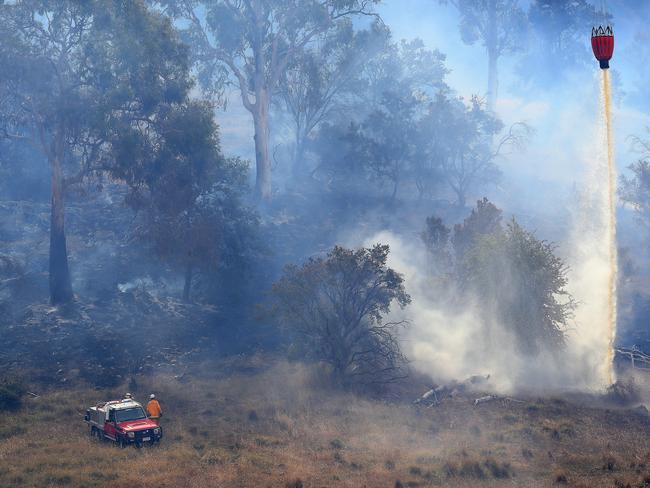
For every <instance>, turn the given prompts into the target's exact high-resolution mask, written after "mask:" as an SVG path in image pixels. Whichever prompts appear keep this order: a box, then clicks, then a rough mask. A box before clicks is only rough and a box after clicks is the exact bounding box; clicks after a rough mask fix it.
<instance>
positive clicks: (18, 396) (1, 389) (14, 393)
mask: <svg viewBox="0 0 650 488" xmlns="http://www.w3.org/2000/svg"><path fill="white" fill-rule="evenodd" d="M24 393H25V388H24V386H23V384H22V382H20V381H17V380H1V381H0V411H3V410H18V409H19V408H20V407H21V406H22V396H23V394H24Z"/></svg>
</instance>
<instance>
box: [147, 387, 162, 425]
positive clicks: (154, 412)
mask: <svg viewBox="0 0 650 488" xmlns="http://www.w3.org/2000/svg"><path fill="white" fill-rule="evenodd" d="M149 398H150V400H149V403H147V414H149V418H150V419H151V420H153V421H154V422H156V424H158V425H160V417H162V408H160V403H158V400H156V395H154V394H153V393H152V394H151V395H149Z"/></svg>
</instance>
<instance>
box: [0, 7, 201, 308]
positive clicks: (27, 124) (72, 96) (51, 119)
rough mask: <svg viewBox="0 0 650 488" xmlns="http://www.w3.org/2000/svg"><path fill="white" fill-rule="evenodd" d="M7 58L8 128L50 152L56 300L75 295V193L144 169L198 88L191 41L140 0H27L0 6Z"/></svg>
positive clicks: (3, 88)
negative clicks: (70, 196) (167, 125)
mask: <svg viewBox="0 0 650 488" xmlns="http://www.w3.org/2000/svg"><path fill="white" fill-rule="evenodd" d="M0 63H1V65H2V71H1V72H0V136H2V137H4V138H9V139H12V140H14V141H22V142H24V143H25V144H30V145H31V146H32V147H33V148H34V149H35V150H37V151H38V152H39V153H40V154H42V156H43V158H44V159H45V160H47V163H48V165H49V170H50V173H51V190H52V194H51V224H50V258H49V282H50V298H51V301H52V303H54V304H60V303H66V302H70V301H71V300H72V299H73V291H72V285H71V278H70V270H69V265H68V248H67V242H66V232H65V207H64V200H65V194H66V192H67V191H68V190H69V189H70V187H71V186H73V185H75V184H78V183H80V182H82V181H83V180H84V179H85V178H87V177H90V176H93V175H97V174H99V173H102V172H105V171H113V170H116V168H118V167H120V168H122V169H120V170H119V172H121V174H122V176H124V177H129V176H131V175H132V174H133V172H134V171H137V167H136V166H134V165H132V162H133V161H136V160H137V159H138V158H140V157H142V156H143V155H144V151H146V147H147V146H146V144H143V143H142V141H143V140H145V139H146V138H147V137H148V135H149V132H150V131H151V130H154V129H153V127H154V126H155V123H156V121H157V120H158V119H159V118H160V117H161V110H162V109H163V108H164V107H166V106H169V105H170V104H174V103H178V102H180V101H182V100H183V99H184V97H185V96H186V94H187V92H188V90H189V88H190V86H191V80H190V77H189V63H188V57H187V52H186V48H185V47H184V45H183V44H182V43H181V42H180V40H179V39H178V37H177V35H176V33H175V31H174V29H173V28H172V25H171V23H170V22H169V20H168V19H167V18H165V17H163V16H161V15H159V14H157V13H154V12H152V11H150V10H149V9H148V8H147V7H146V6H145V4H144V3H143V2H142V1H139V0H130V1H117V0H114V1H113V0H107V1H93V0H88V1H84V2H79V1H74V0H56V1H54V0H51V1H50V0H17V1H16V2H12V3H4V4H1V5H0Z"/></svg>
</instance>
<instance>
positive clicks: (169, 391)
mask: <svg viewBox="0 0 650 488" xmlns="http://www.w3.org/2000/svg"><path fill="white" fill-rule="evenodd" d="M261 362H264V361H261ZM238 371H239V372H238ZM223 372H227V374H224V373H223ZM137 383H138V385H139V388H138V390H137V391H135V396H136V398H140V399H144V398H146V395H148V393H149V392H151V391H155V392H156V393H157V394H158V396H159V397H160V399H161V401H162V404H163V408H164V409H165V416H164V417H163V427H164V429H165V438H164V439H163V441H162V444H161V445H160V446H158V447H154V448H144V449H135V448H127V449H119V448H117V447H115V446H113V445H111V444H108V443H99V442H97V441H93V440H91V439H90V438H89V436H88V435H87V431H86V427H85V424H84V423H83V422H82V415H83V411H84V409H85V407H86V406H87V405H89V404H91V403H92V402H94V401H97V400H101V399H106V398H112V397H115V396H119V395H120V394H121V393H123V392H124V391H123V390H122V389H121V390H119V391H96V390H92V389H83V388H80V387H78V388H69V389H66V390H57V391H51V392H47V393H44V394H43V395H42V396H41V397H40V398H38V399H28V400H27V401H26V405H25V407H24V408H23V409H22V410H21V411H19V412H16V413H11V414H7V415H3V416H2V417H0V486H2V487H14V486H15V487H59V486H66V487H82V486H83V487H99V486H111V487H116V488H120V487H124V488H126V487H129V488H131V487H143V488H144V487H157V488H159V487H196V488H198V487H201V488H203V487H280V488H282V487H291V488H298V487H302V488H308V487H364V486H365V487H368V488H375V487H387V488H393V487H395V486H403V487H411V488H414V487H425V486H453V487H475V486H481V487H500V486H504V487H505V486H508V487H513V486H517V487H520V486H521V487H537V486H540V487H541V486H584V487H594V488H595V487H608V488H610V487H615V486H628V484H629V486H630V487H632V488H637V487H646V488H650V441H649V440H648V439H647V437H648V436H647V432H648V428H649V427H650V422H649V420H648V419H647V418H646V417H644V416H642V415H641V414H639V413H636V412H631V411H629V410H628V411H625V410H607V409H599V408H587V407H584V406H579V405H576V404H571V403H568V402H565V401H562V400H556V401H552V400H548V401H546V400H545V401H542V400H531V401H529V402H526V403H512V402H500V401H493V402H489V403H486V404H482V405H479V406H474V405H473V403H472V401H471V399H470V398H462V397H461V398H454V399H450V400H448V401H446V402H445V403H443V404H442V405H440V406H438V407H434V408H429V409H427V408H422V407H414V406H412V405H411V404H410V403H408V402H404V403H392V404H389V403H385V402H382V401H378V400H370V399H364V398H359V397H356V396H354V395H352V394H346V393H341V392H336V391H333V390H331V389H329V388H328V387H327V386H326V385H325V384H323V383H322V382H320V381H319V379H318V377H316V376H315V375H314V374H313V373H312V372H311V371H310V370H309V369H307V368H305V367H304V366H300V365H297V364H287V363H284V362H279V363H276V364H275V366H273V367H271V368H270V369H263V368H260V367H257V366H255V367H252V366H251V364H247V367H246V368H238V367H233V366H232V365H226V364H218V365H216V366H215V365H210V366H209V367H206V370H205V371H203V372H202V373H200V372H197V373H196V374H194V375H192V376H190V377H189V378H188V380H187V381H184V382H179V381H177V380H175V379H174V378H173V376H172V375H171V374H168V375H165V374H158V375H156V376H154V377H151V378H138V379H137ZM398 483H399V484H398Z"/></svg>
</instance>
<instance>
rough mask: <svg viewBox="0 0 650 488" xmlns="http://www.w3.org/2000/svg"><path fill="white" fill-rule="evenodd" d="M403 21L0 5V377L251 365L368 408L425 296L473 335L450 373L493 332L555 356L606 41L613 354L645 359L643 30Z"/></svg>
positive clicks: (61, 377)
mask: <svg viewBox="0 0 650 488" xmlns="http://www.w3.org/2000/svg"><path fill="white" fill-rule="evenodd" d="M404 3H407V4H408V7H407V8H406V7H405V6H404V5H403V4H402V2H391V1H385V2H379V1H371V0H345V1H340V0H318V1H316V0H299V1H295V0H293V1H292V0H276V1H272V2H268V1H264V0H242V1H237V0H233V1H230V0H223V1H222V0H219V1H213V2H202V1H199V0H168V1H151V2H146V1H144V0H133V1H127V2H118V1H111V0H106V1H84V2H80V1H72V0H70V1H68V0H65V1H48V0H24V1H20V0H17V1H6V0H5V1H0V67H1V70H0V312H1V314H0V336H1V337H2V344H0V364H3V365H6V366H7V367H8V368H9V369H10V370H11V369H15V370H18V369H21V368H29V369H30V370H34V371H36V373H35V374H38V375H41V377H42V378H44V379H47V380H48V381H49V380H53V379H54V380H56V381H69V380H70V379H72V378H73V377H81V378H83V379H86V380H88V381H90V382H93V383H96V384H101V383H106V382H107V383H111V382H112V383H115V384H116V383H119V382H120V381H122V380H123V379H124V378H126V377H128V376H129V375H132V374H135V373H136V372H140V371H146V370H147V368H151V367H153V366H154V365H156V364H161V363H165V364H178V363H180V362H182V361H185V360H188V358H194V359H209V358H211V357H219V356H223V355H231V354H247V353H252V352H254V351H259V350H268V351H274V352H281V353H282V354H286V355H287V356H288V357H290V358H300V359H303V360H314V361H320V362H323V363H324V364H326V365H327V367H328V368H329V369H330V370H331V372H332V377H333V378H334V380H335V381H337V382H338V383H341V384H343V385H345V386H353V385H362V386H363V387H372V388H374V387H376V386H377V385H383V384H385V383H389V382H392V381H395V380H397V379H399V378H402V377H403V376H404V375H405V374H407V370H408V364H409V360H410V359H412V358H411V357H410V354H409V351H410V347H411V346H409V345H408V344H406V345H404V344H402V340H403V339H404V338H409V337H411V338H412V336H408V335H404V334H405V332H404V330H405V329H408V328H409V327H410V326H413V322H414V321H415V322H417V321H418V320H426V318H425V319H422V316H421V315H420V316H418V317H414V316H413V315H411V316H409V307H411V308H413V307H416V306H417V303H423V302H424V300H425V299H426V303H427V304H430V308H437V307H438V308H441V309H445V310H447V311H449V310H452V311H454V314H453V316H455V317H461V316H462V314H463V312H464V311H465V310H467V309H470V308H471V309H476V308H477V307H478V308H480V309H481V310H484V311H485V315H486V316H489V320H488V319H486V321H485V323H481V324H480V326H479V327H476V328H472V329H469V330H472V331H473V332H472V334H473V335H472V336H471V337H466V338H464V340H465V341H468V342H473V343H476V344H479V345H481V347H477V350H476V351H475V352H476V356H473V358H474V359H473V361H480V360H481V358H482V360H484V361H487V362H488V363H489V360H488V356H491V355H492V353H493V352H494V349H493V348H494V347H496V346H498V343H499V340H500V339H499V337H500V336H499V335H498V334H496V335H495V332H494V331H495V330H497V329H498V331H502V330H505V331H507V333H508V337H509V338H511V339H512V341H511V347H512V350H513V351H515V350H516V351H518V353H517V354H524V355H530V356H535V355H540V354H541V355H550V356H553V355H555V354H556V353H557V352H558V351H561V350H562V348H563V345H564V336H565V333H566V331H567V330H569V329H570V328H571V327H572V318H573V314H574V311H575V309H576V307H579V306H580V303H577V302H576V301H575V300H574V298H573V297H572V295H571V293H570V283H569V278H568V273H569V270H570V265H571V263H570V262H569V260H568V259H567V252H566V249H565V248H564V243H565V242H566V241H567V239H568V236H569V234H570V230H571V228H570V227H571V224H570V222H571V213H572V211H573V209H575V208H576V207H577V206H578V203H577V199H578V195H580V194H581V193H584V192H589V188H588V187H586V186H585V184H584V183H583V181H584V177H583V174H584V171H585V169H584V168H585V165H586V164H587V163H588V161H589V160H590V158H594V157H595V155H594V153H593V151H594V150H595V149H594V147H593V144H592V143H593V138H594V132H595V126H596V114H597V111H598V103H597V100H598V87H597V79H596V78H595V72H596V68H595V66H596V65H595V61H594V59H593V57H592V55H591V53H590V47H589V32H590V29H591V26H592V25H593V24H599V23H603V22H606V21H611V22H613V25H614V29H615V32H616V33H617V53H616V55H615V62H613V63H612V66H613V70H612V72H613V77H614V80H615V91H616V104H617V108H616V117H617V119H616V137H617V154H618V165H619V169H620V170H621V174H622V176H621V179H620V185H619V187H620V188H619V189H620V201H619V263H620V269H621V275H620V281H619V303H620V308H619V335H618V337H617V339H618V341H619V343H621V344H625V345H632V344H636V345H638V346H640V347H642V348H647V347H648V343H647V341H648V339H650V337H648V333H647V330H646V328H645V323H646V320H647V317H648V313H649V311H650V288H649V287H648V280H647V276H648V272H649V271H650V269H649V266H650V263H649V262H648V253H647V248H648V246H647V243H648V237H649V236H648V233H647V226H648V225H650V210H649V209H650V200H649V197H648V195H649V192H650V166H649V163H648V161H647V157H648V155H649V151H650V143H649V142H648V138H649V137H648V136H647V135H646V129H645V127H646V125H648V119H649V116H650V114H649V110H650V107H648V105H647V97H646V95H645V79H646V78H647V76H646V75H647V71H648V64H647V63H645V62H643V61H644V60H645V59H646V58H647V57H648V54H649V53H650V51H649V50H648V47H647V43H646V42H645V41H646V40H647V33H646V32H645V25H644V24H642V22H641V20H640V19H641V18H642V15H640V13H641V12H642V13H645V14H648V13H650V12H648V9H649V8H648V7H647V6H640V5H639V3H638V2H632V1H624V0H621V1H620V2H616V8H614V7H612V13H611V14H603V13H602V12H599V10H598V9H599V6H597V5H594V4H592V3H590V2H588V1H586V0H577V1H574V2H556V1H550V0H532V1H517V0H496V1H494V2H481V1H470V0H449V1H440V2H435V1H433V0H431V1H427V2H425V1H419V0H413V1H409V2H404ZM619 33H620V35H619ZM631 53H634V54H631ZM382 232H383V233H386V232H389V233H390V235H391V236H392V237H390V238H386V239H383V240H382V239H381V238H380V236H382V235H385V234H381V233H382ZM378 236H379V237H378ZM395 236H397V237H398V238H399V240H398V241H395V240H394V239H393V238H395ZM389 240H392V242H388V241H389ZM395 242H402V243H408V249H410V251H409V250H408V249H407V251H406V252H407V253H410V254H412V255H414V254H417V253H421V254H422V256H423V258H422V264H423V266H422V269H420V270H419V271H420V275H421V277H420V278H419V281H418V282H417V288H418V289H417V290H416V289H415V285H414V284H413V282H411V284H409V281H408V276H409V275H408V273H406V278H405V275H404V273H405V271H404V270H403V269H400V268H399V266H397V265H396V264H395V263H397V261H395V262H393V261H391V255H393V256H395V255H398V256H399V255H400V253H401V252H404V249H405V247H404V246H401V247H400V246H398V248H396V247H395V244H394V243H395ZM554 243H557V244H554ZM391 253H392V254H391ZM531 276H532V277H535V279H533V280H531V279H530V277H531ZM422 277H424V278H422ZM402 309H403V311H404V312H403V313H402V312H400V310H402ZM495 324H498V326H497V325H495ZM420 325H421V324H420ZM416 326H417V324H416ZM445 326H446V327H448V328H449V330H450V331H452V332H453V331H454V330H458V328H459V327H460V326H457V325H456V324H455V323H453V321H452V323H448V324H446V325H445ZM495 328H496V329H495ZM499 333H501V332H499ZM486 351H487V352H486ZM482 354H486V355H487V356H483V355H482ZM106 372H109V373H110V374H106ZM453 373H454V372H450V373H449V374H453ZM432 374H435V372H433V373H432Z"/></svg>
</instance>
